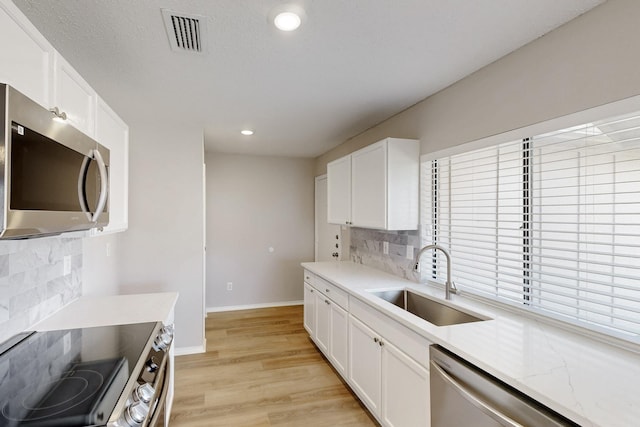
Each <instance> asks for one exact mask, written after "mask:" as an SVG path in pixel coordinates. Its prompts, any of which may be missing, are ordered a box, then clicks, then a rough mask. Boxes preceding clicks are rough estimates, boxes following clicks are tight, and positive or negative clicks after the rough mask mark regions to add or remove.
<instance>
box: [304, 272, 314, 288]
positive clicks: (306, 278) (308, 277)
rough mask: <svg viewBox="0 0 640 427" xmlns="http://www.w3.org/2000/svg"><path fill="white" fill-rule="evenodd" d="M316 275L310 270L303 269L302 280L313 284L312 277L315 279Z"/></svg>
mask: <svg viewBox="0 0 640 427" xmlns="http://www.w3.org/2000/svg"><path fill="white" fill-rule="evenodd" d="M315 277H316V275H315V274H313V273H312V272H310V271H309V270H305V271H304V281H305V282H306V283H308V284H310V285H311V286H313V285H314V279H315Z"/></svg>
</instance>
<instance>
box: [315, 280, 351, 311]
mask: <svg viewBox="0 0 640 427" xmlns="http://www.w3.org/2000/svg"><path fill="white" fill-rule="evenodd" d="M313 286H314V287H315V288H316V289H318V290H319V291H320V292H322V293H323V294H325V295H326V296H328V297H329V298H331V299H332V300H333V302H335V303H336V304H338V305H339V306H340V307H342V308H344V309H345V310H347V309H348V308H349V294H347V292H345V291H343V290H342V289H340V288H339V287H337V286H336V285H334V284H332V283H329V282H328V281H326V280H324V279H323V278H321V277H318V276H315V283H314V284H313Z"/></svg>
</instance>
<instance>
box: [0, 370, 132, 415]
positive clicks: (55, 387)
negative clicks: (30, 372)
mask: <svg viewBox="0 0 640 427" xmlns="http://www.w3.org/2000/svg"><path fill="white" fill-rule="evenodd" d="M123 366H126V363H125V360H124V359H123V358H119V359H109V360H103V361H97V362H89V363H78V364H76V365H74V366H73V367H72V368H71V369H70V370H69V371H67V372H65V373H63V374H62V375H61V376H60V377H58V379H54V380H53V381H50V382H47V383H45V384H34V386H33V387H27V388H26V389H25V390H23V391H22V392H21V393H20V394H19V395H18V396H16V397H15V398H14V399H13V400H11V401H10V402H8V403H7V404H6V405H5V406H4V407H3V408H2V415H3V416H4V417H5V418H6V419H8V420H11V421H17V422H20V425H38V426H68V427H70V426H84V425H86V424H92V422H87V421H89V420H87V417H88V416H95V415H96V414H94V412H95V408H96V406H97V404H98V402H99V401H100V400H101V397H102V395H103V394H104V393H105V391H106V389H107V388H108V386H109V385H110V383H111V382H112V380H113V379H114V378H115V377H117V374H118V372H119V371H120V370H121V369H122V368H123Z"/></svg>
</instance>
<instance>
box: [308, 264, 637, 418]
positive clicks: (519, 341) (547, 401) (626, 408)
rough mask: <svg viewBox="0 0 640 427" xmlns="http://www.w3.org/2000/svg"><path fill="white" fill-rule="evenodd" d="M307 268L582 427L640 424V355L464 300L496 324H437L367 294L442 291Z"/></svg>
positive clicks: (346, 269)
mask: <svg viewBox="0 0 640 427" xmlns="http://www.w3.org/2000/svg"><path fill="white" fill-rule="evenodd" d="M302 266H303V267H304V268H305V269H307V270H309V271H311V272H312V273H315V274H317V275H318V276H320V277H322V278H324V279H326V280H328V281H330V282H331V283H333V284H335V285H336V286H338V287H340V288H342V289H344V290H346V291H347V292H349V293H350V294H351V295H353V296H355V297H356V298H358V299H360V300H361V301H363V302H365V303H366V304H369V305H370V306H372V307H374V308H377V309H378V310H381V311H382V312H384V313H385V314H386V315H388V316H389V317H391V318H392V319H394V320H396V321H399V322H400V323H402V324H404V325H405V326H407V327H409V328H411V329H412V330H414V331H415V332H417V333H419V334H420V335H422V336H424V337H425V338H427V339H428V340H429V341H431V342H433V343H436V344H440V345H442V346H443V347H445V348H447V349H449V350H450V351H452V352H453V353H455V354H457V355H459V356H460V357H462V358H464V359H466V360H468V361H469V362H471V363H473V364H474V365H476V366H478V367H479V368H481V369H483V370H485V371H486V372H488V373H490V374H492V375H494V376H495V377H497V378H499V379H501V380H502V381H504V382H506V383H507V384H510V385H511V386H513V387H515V388H517V389H518V390H520V391H521V392H523V393H525V394H527V395H529V396H530V397H532V398H533V399H535V400H538V401H539V402H541V403H543V404H544V405H546V406H548V407H550V408H551V409H553V410H555V411H557V412H559V413H561V414H563V415H564V416H566V417H568V418H570V419H571V420H573V421H574V422H576V423H578V424H580V425H581V426H584V427H592V426H599V427H623V426H624V427H630V426H640V354H639V353H635V352H632V351H628V350H624V349H621V348H618V347H615V346H612V345H609V344H606V343H604V342H601V341H598V340H595V339H592V338H589V337H587V336H584V335H581V334H578V333H575V332H572V331H570V330H566V329H563V328H560V327H557V326H554V325H553V324H551V323H548V322H545V321H540V320H537V319H536V318H534V317H531V316H526V315H519V314H517V313H514V312H512V311H509V310H502V309H500V308H498V307H496V306H493V305H488V304H483V303H481V302H479V301H478V300H476V299H473V298H466V297H464V295H453V296H452V299H451V302H452V303H453V304H454V305H457V306H460V307H462V308H466V309H467V310H472V311H474V312H476V313H479V314H481V315H485V316H488V317H490V318H492V320H488V321H483V322H474V323H466V324H460V325H452V326H435V325H433V324H431V323H429V322H427V321H425V320H422V319H420V318H417V317H416V316H413V315H411V314H409V313H407V312H405V311H404V310H402V309H400V308H398V307H396V306H394V305H393V304H391V303H388V302H386V301H384V300H381V299H380V298H377V297H375V296H373V295H371V294H370V293H369V292H368V291H369V290H376V289H378V290H380V289H393V288H400V287H406V288H411V289H414V290H417V291H419V292H421V293H423V294H427V295H431V296H435V297H437V298H440V299H442V300H443V299H444V289H442V288H437V287H433V286H429V285H424V284H417V283H415V282H411V281H408V280H404V279H401V278H398V277H396V276H392V275H390V274H387V273H384V272H382V271H378V270H375V269H373V268H370V267H366V266H363V265H360V264H355V263H352V262H334V261H330V262H317V263H303V264H302ZM425 351H427V349H425Z"/></svg>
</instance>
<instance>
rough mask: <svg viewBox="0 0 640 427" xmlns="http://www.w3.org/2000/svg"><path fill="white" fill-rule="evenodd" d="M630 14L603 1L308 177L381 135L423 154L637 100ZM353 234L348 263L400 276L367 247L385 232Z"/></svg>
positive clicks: (631, 9)
mask: <svg viewBox="0 0 640 427" xmlns="http://www.w3.org/2000/svg"><path fill="white" fill-rule="evenodd" d="M638 16H640V2H638V1H635V0H609V1H607V2H606V3H604V4H603V5H601V6H598V7H596V8H594V9H593V10H591V11H589V12H587V13H586V14H584V15H582V16H580V17H578V18H577V19H575V20H573V21H570V22H569V23H567V24H565V25H563V26H562V27H560V28H558V29H556V30H554V31H552V32H550V33H548V34H547V35H545V36H543V37H541V38H539V39H537V40H535V41H533V42H531V43H530V44H528V45H526V46H524V47H522V48H521V49H519V50H517V51H515V52H513V53H511V54H510V55H507V56H506V57H504V58H502V59H500V60H498V61H496V62H494V63H493V64H490V65H489V66H487V67H485V68H483V69H481V70H479V71H477V72H476V73H474V74H472V75H470V76H469V77H466V78H465V79H463V80H460V81H459V82H457V83H455V84H453V85H452V86H450V87H448V88H446V89H444V90H442V91H441V92H439V93H437V94H435V95H433V96H431V97H429V98H427V99H425V100H424V101H422V102H420V103H418V104H416V105H415V106H413V107H411V108H409V109H407V110H405V111H404V112H402V113H400V114H398V115H396V116H394V117H392V118H390V119H389V120H386V121H384V122H382V123H381V124H379V125H377V126H375V127H373V128H371V129H369V130H368V131H366V132H363V133H362V134H360V135H358V136H356V137H354V138H352V139H350V140H348V141H346V142H344V143H342V144H340V145H339V146H337V147H336V148H335V149H333V150H331V151H329V152H327V153H325V154H324V155H322V156H320V157H318V158H317V159H316V165H315V174H316V175H322V174H324V173H325V172H326V164H327V162H329V161H331V160H334V159H336V158H338V157H341V156H344V155H346V154H349V153H351V152H353V151H355V150H357V149H359V148H362V147H364V146H366V145H369V144H371V143H373V142H376V141H378V140H380V139H382V138H385V137H388V136H393V137H399V138H416V139H420V141H421V153H422V154H425V153H430V152H434V151H438V150H441V149H444V148H449V147H453V146H456V145H460V144H463V143H466V142H470V141H474V140H477V139H481V138H485V137H489V136H493V135H498V134H501V133H505V132H509V131H514V130H517V129H520V128H523V127H526V126H530V125H534V124H536V123H539V122H542V121H546V120H550V119H553V118H556V117H560V116H564V115H568V114H571V113H575V112H578V111H582V110H585V109H588V108H592V107H596V106H599V105H603V104H606V103H609V102H613V101H617V100H621V99H625V98H628V97H631V96H635V95H638V94H640V73H639V72H638V71H637V67H638V59H637V55H636V52H637V50H638V49H637V45H638V40H640V26H639V25H638V24H637V17H638ZM516 134H517V132H516ZM520 136H529V135H520ZM510 137H514V138H517V137H518V135H510ZM352 237H353V236H352ZM355 237H356V240H355V241H353V242H352V243H351V245H350V246H351V249H352V252H353V254H352V255H354V256H352V258H354V259H356V261H360V260H361V261H362V262H363V263H365V264H369V265H372V266H374V267H376V268H380V269H384V270H387V271H390V272H394V271H395V273H394V274H397V275H399V276H403V275H404V273H403V270H404V269H405V266H404V261H403V260H399V259H397V258H395V259H394V258H393V257H389V256H383V255H381V254H380V253H376V248H375V246H371V245H373V243H371V242H375V241H377V242H380V241H383V240H388V241H389V240H391V239H393V238H394V235H393V233H391V234H387V233H382V235H376V236H375V237H374V238H371V237H370V238H364V239H362V238H358V235H357V233H356V236H355ZM367 241H369V243H368V242H367ZM345 244H347V242H346V241H345ZM367 245H369V246H367ZM363 254H365V256H364V257H360V258H355V256H360V255H363Z"/></svg>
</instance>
